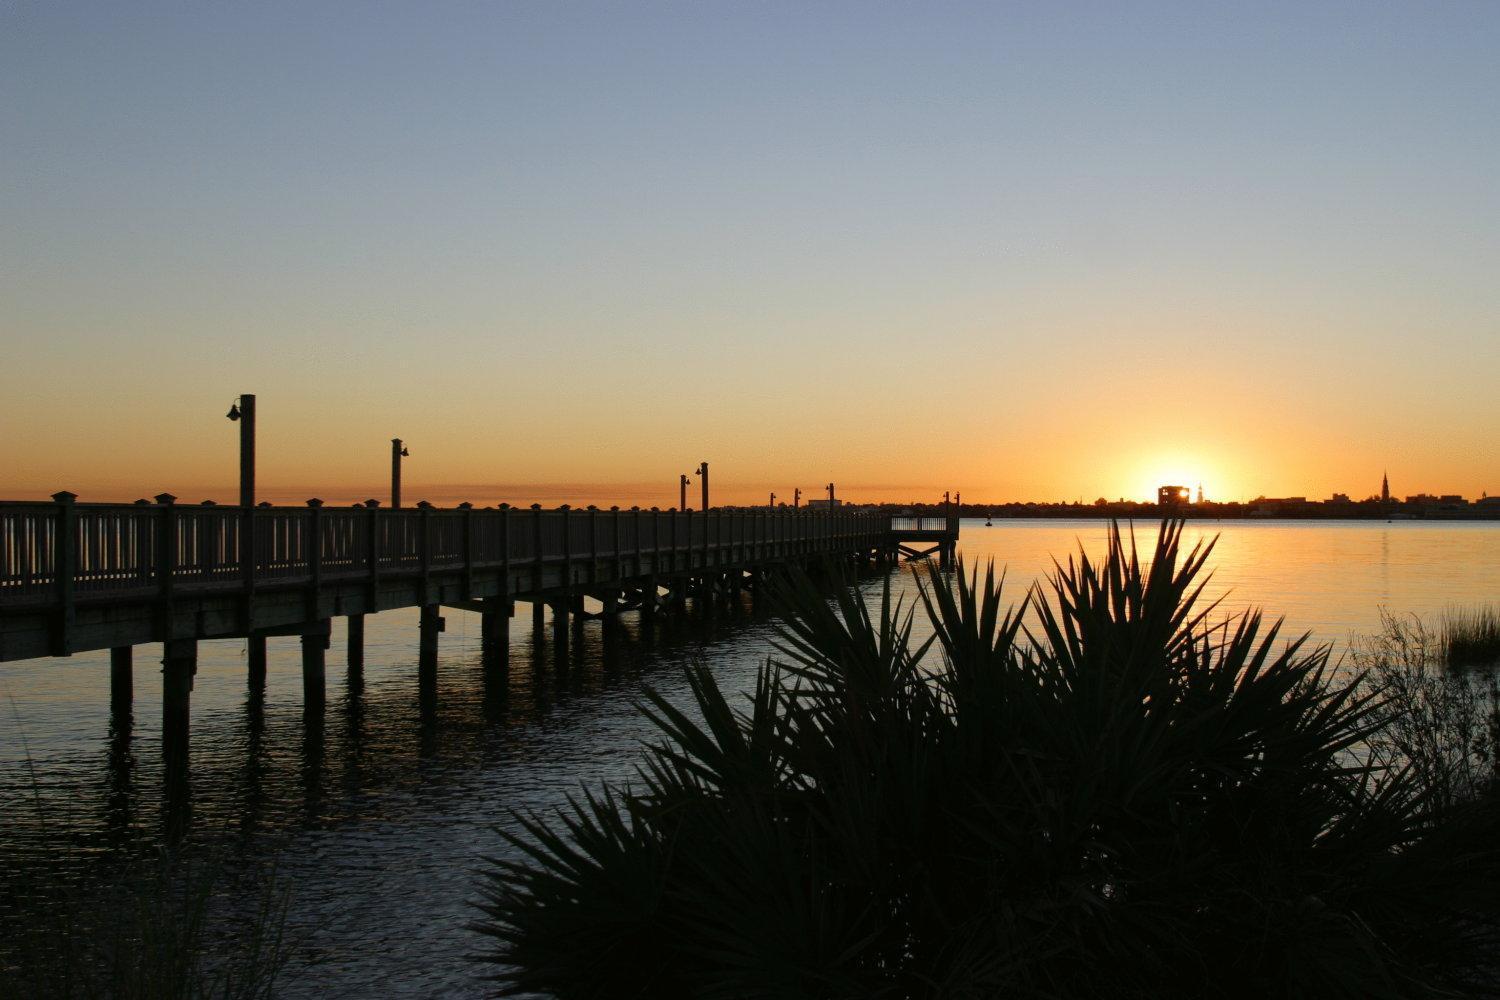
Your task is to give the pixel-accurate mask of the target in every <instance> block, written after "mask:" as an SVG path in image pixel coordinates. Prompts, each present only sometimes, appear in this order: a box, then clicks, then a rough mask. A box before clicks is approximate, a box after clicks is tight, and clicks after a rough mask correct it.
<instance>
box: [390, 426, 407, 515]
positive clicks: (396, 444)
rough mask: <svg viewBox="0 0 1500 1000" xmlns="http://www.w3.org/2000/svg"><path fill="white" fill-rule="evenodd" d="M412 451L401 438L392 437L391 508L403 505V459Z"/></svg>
mask: <svg viewBox="0 0 1500 1000" xmlns="http://www.w3.org/2000/svg"><path fill="white" fill-rule="evenodd" d="M410 454H411V452H410V451H408V450H407V449H406V447H405V446H404V445H402V443H401V439H400V438H391V509H393V510H395V509H399V508H400V506H401V460H402V459H403V458H405V457H406V456H408V455H410Z"/></svg>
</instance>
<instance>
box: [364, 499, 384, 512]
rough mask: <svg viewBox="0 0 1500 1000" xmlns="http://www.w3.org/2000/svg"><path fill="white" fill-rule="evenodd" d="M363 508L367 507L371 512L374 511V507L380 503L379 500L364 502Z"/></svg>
mask: <svg viewBox="0 0 1500 1000" xmlns="http://www.w3.org/2000/svg"><path fill="white" fill-rule="evenodd" d="M365 506H366V507H368V508H370V509H371V510H374V509H375V508H376V507H379V506H380V501H379V500H374V499H371V500H366V501H365Z"/></svg>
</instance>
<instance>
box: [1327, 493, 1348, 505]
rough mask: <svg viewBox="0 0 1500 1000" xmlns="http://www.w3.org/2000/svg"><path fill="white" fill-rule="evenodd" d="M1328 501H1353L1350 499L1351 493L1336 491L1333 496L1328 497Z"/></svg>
mask: <svg viewBox="0 0 1500 1000" xmlns="http://www.w3.org/2000/svg"><path fill="white" fill-rule="evenodd" d="M1328 502H1329V503H1351V502H1352V501H1350V499H1349V494H1347V493H1335V494H1334V495H1333V496H1331V497H1329V498H1328Z"/></svg>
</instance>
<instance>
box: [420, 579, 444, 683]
mask: <svg viewBox="0 0 1500 1000" xmlns="http://www.w3.org/2000/svg"><path fill="white" fill-rule="evenodd" d="M441 610H442V609H441V608H440V607H439V606H438V605H436V604H424V605H422V617H421V619H420V625H419V635H418V639H417V689H418V691H419V693H420V694H421V697H422V702H423V704H424V706H425V705H428V704H429V702H430V703H431V704H433V705H435V704H436V699H437V661H438V633H440V632H442V631H443V616H442V615H440V614H439V613H438V612H439V611H441Z"/></svg>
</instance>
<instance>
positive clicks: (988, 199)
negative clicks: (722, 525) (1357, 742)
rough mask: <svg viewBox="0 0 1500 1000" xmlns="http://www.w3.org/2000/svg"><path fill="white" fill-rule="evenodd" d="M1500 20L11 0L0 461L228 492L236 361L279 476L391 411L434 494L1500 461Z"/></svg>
mask: <svg viewBox="0 0 1500 1000" xmlns="http://www.w3.org/2000/svg"><path fill="white" fill-rule="evenodd" d="M1496 52H1500V4H1496V3H1494V2H1489V0H1486V2H1480V3H1469V4H1465V3H1423V4H1370V3H1363V2H1361V3H1338V4H1325V3H1307V2H1297V3H1257V4H1240V3H1234V4H1230V3H1224V4H1214V3H1200V2H1194V3H1113V2H1112V3H1059V4H1038V3H1026V4H1010V3H986V4H976V5H949V4H937V3H934V4H880V3H874V4H869V3H860V4H841V3H816V4H807V3H796V4H792V3H786V4H781V3H742V4H728V3H711V2H710V3H676V4H652V3H628V4H627V3H618V4H586V3H567V4H552V3H444V2H430V3H421V4H416V3H410V4H394V3H380V2H359V3H334V2H322V3H315V4H309V3H301V2H299V3H277V2H260V3H255V4H226V3H196V2H195V3H186V2H184V3H154V2H140V3H130V4H121V3H89V2H69V3H56V2H51V0H47V2H41V0H3V2H0V90H3V93H4V94H5V95H6V97H5V99H4V100H3V101H0V345H3V346H0V350H3V364H0V431H3V436H4V442H5V454H6V457H5V461H4V463H3V465H0V498H14V499H22V498H30V497H38V496H45V495H47V494H50V493H51V492H53V491H55V490H58V489H69V490H72V491H74V492H76V493H78V494H80V495H81V497H82V499H85V500H129V499H134V498H136V497H138V496H151V495H154V494H155V493H158V492H161V491H163V490H166V491H168V492H173V493H175V494H177V495H179V496H183V497H185V498H188V499H198V498H200V496H201V497H214V498H217V499H221V500H224V499H232V498H233V496H234V494H235V482H236V477H237V474H238V458H237V451H236V448H237V441H238V437H237V431H236V428H235V426H234V425H233V424H231V423H229V422H228V421H226V420H225V419H224V414H225V411H227V409H228V408H229V404H230V403H231V402H232V401H233V400H234V398H235V397H236V396H237V395H238V394H240V393H245V392H252V393H255V394H256V395H257V398H258V403H259V426H258V440H259V449H258V451H259V464H258V478H259V482H260V486H261V494H262V496H266V497H272V498H278V499H279V498H287V499H297V498H299V497H303V498H305V497H306V496H319V497H324V498H327V499H330V500H333V499H352V498H357V497H359V496H366V495H368V496H383V495H384V493H383V492H380V491H383V490H385V489H386V488H387V486H386V485H385V484H386V477H387V475H388V469H389V449H390V443H389V442H390V439H391V438H392V437H398V436H399V437H402V438H403V439H405V440H406V441H407V442H408V443H409V447H410V450H411V457H410V458H409V459H407V464H406V471H405V478H406V487H405V489H404V491H403V492H404V494H405V497H406V499H407V500H408V502H410V501H411V500H415V499H417V498H419V497H421V496H423V495H430V496H432V497H433V498H437V497H440V496H441V497H445V498H452V499H456V498H458V497H460V496H464V495H472V496H473V498H474V499H476V500H485V501H488V500H502V499H504V500H510V501H511V502H531V501H532V500H533V499H536V500H544V501H555V500H557V499H559V498H566V499H568V500H569V501H570V502H575V503H577V502H598V503H601V504H608V503H610V502H628V503H643V504H644V503H660V504H661V505H663V506H666V505H668V504H670V503H675V502H676V492H677V491H676V484H677V477H678V475H679V474H681V473H684V472H689V471H691V470H692V469H693V468H694V467H695V466H696V465H697V464H698V462H700V461H703V460H708V461H709V462H710V466H711V471H712V476H713V485H714V488H715V491H716V492H715V496H714V500H715V502H718V501H721V500H722V501H724V502H749V501H751V500H755V499H759V498H764V497H765V496H766V495H767V494H768V492H769V491H771V490H775V491H777V493H778V494H779V495H780V496H782V497H787V496H789V495H790V494H791V492H792V489H793V487H796V486H800V487H801V488H802V489H803V490H804V492H806V493H809V494H816V492H817V491H818V490H819V489H820V488H822V487H823V486H824V485H825V484H826V483H827V482H829V481H830V480H833V481H836V482H837V483H839V484H840V486H839V491H840V495H841V496H844V497H846V498H848V499H852V500H861V499H869V500H881V499H890V500H901V501H904V500H908V499H919V500H925V499H934V498H937V497H939V496H940V495H941V493H942V491H943V490H947V489H952V490H959V491H962V492H963V494H964V496H965V499H966V500H970V499H972V500H975V501H986V500H992V501H996V502H1001V501H1008V500H1069V501H1071V500H1076V499H1082V500H1084V501H1085V502H1089V501H1092V500H1093V499H1094V498H1096V497H1098V496H1105V497H1109V498H1115V497H1127V498H1130V497H1134V498H1141V499H1144V498H1147V497H1151V496H1154V491H1155V487H1156V486H1157V485H1158V484H1160V483H1163V482H1186V483H1190V484H1193V485H1195V486H1196V484H1197V483H1199V482H1202V483H1203V484H1204V487H1205V493H1206V494H1207V495H1208V496H1209V498H1210V499H1226V500H1229V499H1243V498H1250V497H1254V496H1257V495H1261V494H1264V495H1269V496H1284V495H1308V496H1313V497H1319V496H1327V495H1328V494H1329V493H1330V492H1332V491H1335V490H1336V491H1341V492H1348V493H1351V494H1353V495H1355V496H1356V497H1360V496H1365V495H1368V494H1370V493H1372V492H1375V491H1377V490H1378V489H1379V483H1380V476H1381V473H1382V471H1384V470H1387V469H1388V470H1389V472H1390V476H1391V485H1392V491H1393V492H1394V493H1397V494H1403V495H1404V494H1406V493H1415V492H1418V491H1428V492H1443V493H1452V492H1456V493H1462V494H1465V495H1467V496H1470V497H1477V496H1478V495H1479V494H1480V493H1481V492H1484V491H1488V492H1490V493H1500V445H1497V441H1500V392H1497V385H1500V278H1497V276H1500V128H1497V122H1500V59H1497V58H1496V57H1495V53H1496ZM465 484H471V485H469V486H466V485H465ZM612 498H618V499H612ZM435 502H436V501H435Z"/></svg>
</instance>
